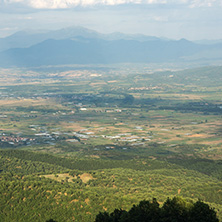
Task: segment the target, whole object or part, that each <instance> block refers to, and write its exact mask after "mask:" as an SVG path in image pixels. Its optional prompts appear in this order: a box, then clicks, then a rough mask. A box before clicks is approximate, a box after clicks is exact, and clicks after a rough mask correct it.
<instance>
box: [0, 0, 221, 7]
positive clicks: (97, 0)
mask: <svg viewBox="0 0 222 222" xmlns="http://www.w3.org/2000/svg"><path fill="white" fill-rule="evenodd" d="M1 2H2V3H3V4H4V5H7V6H9V5H13V4H15V3H16V4H23V5H26V6H28V7H31V8H35V9H65V8H73V7H76V6H82V7H87V6H95V5H110V6H112V5H123V4H147V5H149V4H156V5H172V4H173V5H183V6H187V7H190V8H194V7H221V6H222V2H221V0H3V1H1Z"/></svg>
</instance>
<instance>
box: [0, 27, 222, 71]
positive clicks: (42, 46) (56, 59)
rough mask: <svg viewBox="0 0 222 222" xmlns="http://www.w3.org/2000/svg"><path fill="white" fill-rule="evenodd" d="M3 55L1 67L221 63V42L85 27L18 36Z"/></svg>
mask: <svg viewBox="0 0 222 222" xmlns="http://www.w3.org/2000/svg"><path fill="white" fill-rule="evenodd" d="M208 43H209V42H208ZM0 51H1V52H0V66H2V67H11V66H25V67H27V66H29V67H30V66H43V65H65V64H96V63H105V64H107V63H127V62H132V63H150V62H178V61H180V62H181V61H200V60H201V61H207V60H222V43H221V42H217V43H216V44H203V43H202V44H200V43H195V42H191V41H188V40H185V39H181V40H169V39H163V38H157V37H153V36H145V35H139V34H138V35H127V34H122V33H112V34H101V33H98V32H96V31H93V30H89V29H85V28H82V27H71V28H66V29H61V30H57V31H38V32H33V31H21V32H17V33H15V34H13V35H11V36H9V37H6V38H2V39H0Z"/></svg>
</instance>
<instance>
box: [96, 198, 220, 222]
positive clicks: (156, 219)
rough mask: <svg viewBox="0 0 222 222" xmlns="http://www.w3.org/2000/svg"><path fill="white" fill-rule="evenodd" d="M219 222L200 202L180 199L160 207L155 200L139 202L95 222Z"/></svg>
mask: <svg viewBox="0 0 222 222" xmlns="http://www.w3.org/2000/svg"><path fill="white" fill-rule="evenodd" d="M114 221H115V222H138V221H140V222H148V221H151V222H172V221H174V222H200V221H201V222H219V220H218V218H217V216H216V212H215V211H214V209H212V208H210V207H209V206H208V205H207V204H205V203H203V202H202V201H197V202H195V203H193V202H186V201H185V200H183V199H182V198H178V197H174V198H173V199H169V198H168V199H167V200H166V201H165V202H164V203H163V206H162V207H160V206H159V203H158V202H157V200H156V199H153V201H152V202H150V201H145V200H144V201H141V202H140V203H139V204H138V205H134V206H133V207H132V208H131V209H130V210H129V211H125V210H121V209H115V210H114V211H113V212H112V213H110V214H109V213H106V212H104V213H101V212H100V213H99V214H98V215H97V216H96V220H95V222H114Z"/></svg>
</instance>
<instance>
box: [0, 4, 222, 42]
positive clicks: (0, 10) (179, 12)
mask: <svg viewBox="0 0 222 222" xmlns="http://www.w3.org/2000/svg"><path fill="white" fill-rule="evenodd" d="M70 26H83V27H85V28H89V29H93V30H96V31H98V32H101V33H112V32H122V33H129V34H138V33H140V34H145V35H149V36H157V37H165V38H170V39H181V38H186V39H188V40H202V39H211V40H212V39H222V0H0V38H3V37H6V36H8V35H11V34H13V33H15V32H17V31H20V30H24V29H35V30H56V29H61V28H65V27H70Z"/></svg>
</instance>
